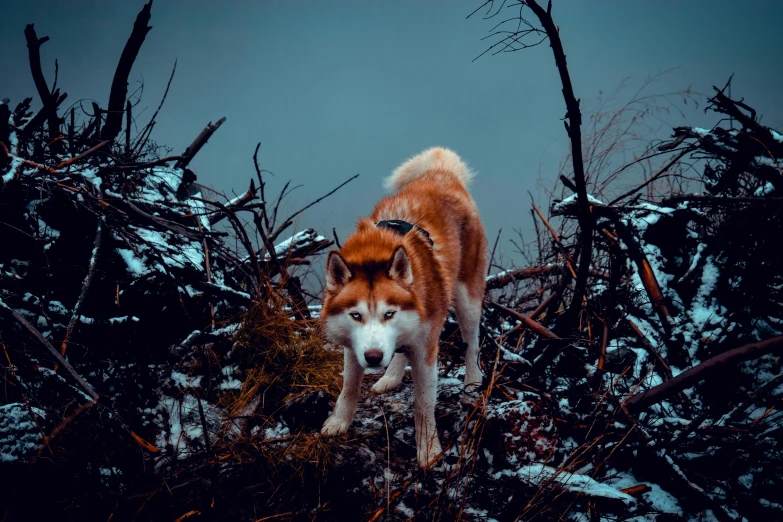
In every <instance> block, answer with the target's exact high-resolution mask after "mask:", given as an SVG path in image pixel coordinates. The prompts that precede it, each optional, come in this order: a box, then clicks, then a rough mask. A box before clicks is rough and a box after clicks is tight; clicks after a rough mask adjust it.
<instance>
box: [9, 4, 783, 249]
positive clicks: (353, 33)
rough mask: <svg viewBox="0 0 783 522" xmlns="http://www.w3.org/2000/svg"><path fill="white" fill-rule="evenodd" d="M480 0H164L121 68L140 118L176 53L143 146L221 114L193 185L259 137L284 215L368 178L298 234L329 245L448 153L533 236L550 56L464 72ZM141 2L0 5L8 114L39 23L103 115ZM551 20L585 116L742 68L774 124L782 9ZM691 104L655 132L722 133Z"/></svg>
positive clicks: (68, 81) (27, 81) (78, 93)
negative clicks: (139, 91) (138, 91)
mask: <svg viewBox="0 0 783 522" xmlns="http://www.w3.org/2000/svg"><path fill="white" fill-rule="evenodd" d="M480 3H481V2H480V1H473V0H459V1H457V0H454V1H448V2H447V1H445V0H441V1H435V0H429V1H417V2H414V1H395V2H391V1H386V2H360V1H353V2H348V1H328V2H327V1H296V2H291V1H289V2H266V1H244V2H241V1H227V2H222V3H220V4H221V6H220V7H216V6H217V5H218V4H219V3H218V2H213V1H206V0H188V1H173V0H158V1H156V2H155V3H154V4H153V7H152V20H151V25H152V26H153V29H152V31H151V32H150V33H149V34H148V35H147V40H146V42H145V44H144V47H143V48H142V50H141V53H140V55H139V57H138V59H137V60H136V64H135V66H134V69H133V72H132V74H131V90H132V89H133V88H134V86H135V85H136V83H134V82H138V81H140V80H142V79H143V81H144V85H145V87H144V98H143V101H142V104H141V105H140V106H139V108H138V109H137V113H136V115H137V116H139V123H140V124H142V125H143V124H144V123H146V121H147V120H148V118H149V117H150V116H151V115H152V112H153V111H154V109H155V108H156V107H157V105H158V102H159V100H160V98H161V96H162V94H163V91H164V88H165V85H166V81H167V80H168V77H169V74H170V71H171V67H172V65H173V63H174V60H175V58H176V59H178V65H177V73H176V76H175V78H174V81H173V84H172V87H171V91H170V93H169V97H168V100H167V102H166V105H165V106H164V108H163V111H162V113H161V114H160V116H159V117H158V125H157V126H156V129H155V132H154V135H153V138H154V139H156V140H157V141H158V142H160V143H161V144H166V145H169V146H171V147H172V148H173V149H174V152H175V153H179V152H181V151H182V150H183V149H184V147H185V146H186V145H187V144H188V143H189V142H190V141H191V140H192V139H193V138H194V137H195V136H196V134H197V133H198V132H199V131H200V130H201V129H202V128H203V127H204V125H205V124H206V123H207V122H208V121H210V120H212V121H215V120H217V119H218V118H220V117H221V116H226V117H227V121H226V123H225V124H224V125H223V127H221V129H220V130H219V131H218V132H217V133H216V134H215V136H214V137H213V138H212V139H211V140H210V142H209V144H208V145H207V147H205V148H204V149H203V150H202V151H201V152H200V153H199V155H198V156H197V159H196V160H195V161H194V164H193V168H194V171H195V172H196V174H197V175H198V176H199V180H200V181H201V182H203V183H206V184H211V185H214V186H215V187H216V188H218V189H221V190H224V191H231V190H232V189H234V190H235V191H236V192H237V193H240V192H243V191H244V190H245V189H246V187H247V184H248V181H249V179H250V177H251V176H253V172H254V171H253V166H252V159H251V156H252V153H253V149H254V147H255V144H256V143H257V142H259V141H260V142H262V148H261V154H260V157H261V162H262V168H266V169H269V170H271V171H273V172H274V173H275V174H276V175H277V177H276V178H269V183H268V190H269V191H270V192H271V193H272V194H276V193H277V191H279V190H280V188H281V187H282V185H283V183H284V182H285V181H286V180H288V179H290V178H293V180H294V183H295V184H299V183H301V184H304V187H302V188H300V189H297V191H296V192H294V194H293V195H292V196H291V198H290V199H288V203H287V205H285V207H286V208H287V209H288V210H295V209H297V208H299V207H300V206H302V205H303V204H304V203H307V202H308V201H310V200H312V199H315V198H316V197H318V196H320V195H322V194H323V193H325V192H327V191H329V190H330V189H331V188H332V187H334V186H335V185H337V184H338V183H340V182H342V181H343V180H344V179H346V178H348V177H349V176H351V175H353V174H356V173H360V174H361V176H360V177H359V179H357V180H355V181H354V182H352V183H351V184H350V185H349V186H347V187H345V188H344V189H342V190H341V191H340V192H338V193H337V194H335V195H334V196H332V197H331V198H329V199H327V200H326V201H325V202H323V203H321V204H319V205H317V206H316V207H313V208H312V209H311V210H309V211H308V212H307V213H306V214H305V217H304V218H303V220H302V221H301V223H300V225H301V226H311V227H314V228H316V229H317V230H319V232H321V233H324V234H326V235H330V234H331V232H330V231H331V228H332V227H333V226H334V227H337V230H338V233H339V234H340V236H341V238H344V237H345V236H346V235H347V234H348V232H349V231H350V229H351V228H352V226H353V223H354V221H355V220H356V218H357V217H358V216H360V215H365V214H367V213H368V212H369V211H370V210H371V208H372V206H373V205H374V203H375V201H376V200H377V199H378V198H379V197H380V196H381V195H382V189H381V178H382V177H384V176H386V175H387V174H388V173H389V172H390V171H391V170H392V169H393V168H394V167H396V166H397V165H398V164H399V163H400V162H401V161H403V160H404V159H406V158H407V157H409V156H411V155H413V154H415V153H417V152H419V151H421V150H423V149H424V148H427V147H430V146H432V145H443V146H447V147H451V148H453V149H455V150H456V151H457V152H458V153H459V154H460V155H461V156H462V157H463V158H464V159H465V160H466V161H467V162H468V163H469V164H470V165H471V166H472V167H474V168H475V169H476V170H477V171H478V173H479V176H478V178H477V181H476V183H475V185H474V187H473V189H472V192H473V194H474V197H475V199H476V201H477V203H478V206H479V209H480V211H481V213H482V215H483V217H484V220H485V224H486V227H487V229H488V235H489V236H490V238H491V239H490V240H492V238H493V237H494V234H495V233H496V231H497V229H498V228H500V227H502V228H503V229H504V238H506V239H508V238H509V237H510V234H509V233H510V232H511V229H512V228H522V229H523V230H525V231H527V230H529V229H530V226H531V218H530V214H529V208H530V206H529V197H528V196H527V191H528V190H530V191H532V192H534V193H535V194H537V197H539V196H538V194H541V192H540V191H539V186H540V185H539V177H542V178H543V179H544V180H545V182H546V183H548V184H551V181H552V180H554V179H555V175H556V173H557V169H558V165H559V163H560V161H561V159H562V158H563V155H564V154H565V153H566V152H567V150H568V141H567V136H566V134H565V130H564V129H563V124H562V122H561V121H560V119H561V118H562V117H563V115H564V113H565V106H564V102H563V99H562V96H561V92H560V88H561V87H560V81H559V77H558V76H557V71H556V69H555V66H554V62H553V60H552V53H551V49H550V48H549V47H548V45H545V46H540V47H537V48H533V49H527V50H524V51H520V52H516V53H507V54H501V55H498V56H490V55H485V56H484V57H482V58H481V59H479V60H478V61H476V62H472V60H473V59H474V58H475V57H476V56H477V55H479V54H480V53H481V52H482V51H483V50H484V49H485V48H486V46H487V45H488V42H486V41H485V42H482V41H480V38H481V37H483V36H486V35H487V34H488V30H489V29H491V27H492V26H493V25H494V24H495V23H496V22H497V21H499V19H494V20H482V19H481V14H482V13H483V12H482V13H478V14H477V15H474V17H471V18H470V19H468V20H466V19H465V17H466V15H467V14H469V13H470V12H471V11H473V10H474V9H475V8H476V7H478V5H480ZM143 4H144V2H143V1H141V0H133V1H124V2H113V1H112V2H107V1H97V0H93V1H77V0H70V1H68V2H62V1H30V2H20V1H9V0H0V13H2V16H0V49H2V56H3V58H2V71H3V75H4V76H3V78H0V97H8V98H11V99H12V103H14V104H15V103H16V102H18V101H19V100H20V99H21V98H23V97H25V96H36V94H35V93H36V91H35V88H34V85H33V82H32V79H31V77H30V72H29V66H28V63H27V49H26V46H25V39H24V34H23V32H24V27H25V24H27V23H30V22H34V23H35V27H36V30H37V31H38V35H39V36H49V37H50V38H51V41H50V42H48V43H46V44H45V45H44V46H43V48H42V58H43V64H44V71H45V74H46V76H47V79H48V81H49V82H50V84H51V80H52V78H53V72H54V60H55V58H56V59H57V60H58V61H59V67H60V78H59V86H61V88H62V89H63V90H65V91H66V92H68V94H69V98H68V100H66V102H65V105H66V106H67V105H69V104H70V103H72V102H74V101H76V100H78V99H82V98H84V99H87V100H90V99H95V100H97V101H98V102H99V103H100V104H101V105H102V106H104V107H105V106H106V104H107V102H108V96H109V88H110V85H111V80H112V77H113V74H114V69H115V66H116V63H117V60H118V58H119V56H120V53H121V52H122V48H123V46H124V44H125V42H126V40H127V37H128V35H129V34H130V31H131V27H132V25H133V21H134V19H135V16H136V14H137V12H138V11H139V10H140V8H141V7H142V5H143ZM507 11H508V14H509V15H510V14H512V13H511V10H507ZM553 14H554V17H555V21H556V22H557V23H558V24H559V26H560V34H561V37H562V40H563V43H564V46H565V49H566V54H567V56H568V63H569V67H570V71H571V75H572V80H573V84H574V89H575V91H576V95H577V97H580V98H582V100H583V108H584V109H583V112H587V110H588V109H589V107H590V106H591V100H595V99H596V97H597V96H598V95H599V93H600V92H601V91H603V92H613V91H614V90H615V89H617V87H618V86H619V85H620V83H621V81H622V80H623V79H624V78H626V77H630V80H629V84H628V85H629V88H628V89H626V90H625V91H623V95H624V96H625V97H627V96H629V95H631V94H632V92H633V91H634V90H635V89H636V88H638V87H639V86H640V85H641V84H642V82H643V81H644V80H645V79H646V78H647V77H649V76H651V75H655V74H657V73H660V72H661V71H664V70H667V69H671V68H678V69H676V70H674V71H672V72H670V73H668V74H666V75H665V76H664V77H663V78H661V79H660V80H658V81H657V82H656V83H655V84H653V85H652V86H650V88H649V89H648V92H649V93H663V92H671V91H679V90H681V89H685V88H687V87H689V86H691V87H692V88H693V90H695V91H697V92H702V93H709V92H710V91H711V86H712V85H713V84H718V85H722V84H723V83H725V81H726V80H727V78H728V77H729V75H730V74H731V73H735V80H734V83H733V90H732V93H733V94H734V95H735V96H744V97H745V99H746V100H747V101H748V102H749V103H750V104H751V105H752V106H753V107H754V108H756V109H757V110H758V111H759V112H760V113H761V114H762V115H763V117H764V121H765V122H766V123H767V124H768V125H771V126H774V127H778V128H780V127H783V125H782V124H783V109H782V108H781V105H780V100H781V99H783V70H781V67H780V52H779V51H780V49H783V32H781V31H780V22H781V21H782V20H783V2H782V1H780V0H774V1H773V0H752V1H745V2H736V1H727V0H688V1H674V0H662V1H655V2H653V1H643V0H633V1H629V0H596V1H590V2H588V1H577V0H555V1H554V9H553ZM36 103H38V100H37V98H36ZM88 106H89V104H88ZM143 107H146V110H145V111H144V112H143V113H141V114H139V111H140V110H141V109H142V108H143ZM684 109H685V110H686V115H687V120H683V119H682V118H681V117H680V116H679V115H678V114H676V113H672V114H670V115H668V116H667V117H666V119H665V122H666V123H669V124H671V125H681V124H685V123H688V124H693V125H701V126H711V125H712V124H713V123H714V122H715V121H716V118H715V115H712V114H707V115H705V114H704V113H703V111H701V110H698V111H696V110H694V109H693V108H692V105H690V106H685V107H684ZM585 116H586V115H585ZM651 137H652V136H651ZM541 201H542V202H543V203H544V204H545V203H546V199H545V198H544V197H541ZM528 239H529V237H528ZM504 250H510V245H509V244H508V243H507V242H506V243H505V246H504Z"/></svg>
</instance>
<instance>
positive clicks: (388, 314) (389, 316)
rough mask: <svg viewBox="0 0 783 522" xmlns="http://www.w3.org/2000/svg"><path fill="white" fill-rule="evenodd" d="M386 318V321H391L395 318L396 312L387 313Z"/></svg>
mask: <svg viewBox="0 0 783 522" xmlns="http://www.w3.org/2000/svg"><path fill="white" fill-rule="evenodd" d="M385 317H386V319H391V318H392V317H394V312H386V315H385Z"/></svg>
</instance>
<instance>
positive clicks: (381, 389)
mask: <svg viewBox="0 0 783 522" xmlns="http://www.w3.org/2000/svg"><path fill="white" fill-rule="evenodd" d="M401 385H402V380H401V379H394V378H392V377H389V376H387V375H384V376H383V377H381V378H380V379H378V380H377V381H376V383H375V384H373V385H372V388H370V389H371V390H372V392H373V393H377V394H379V395H380V394H382V393H387V392H390V391H392V390H396V389H397V388H399V387H400V386H401Z"/></svg>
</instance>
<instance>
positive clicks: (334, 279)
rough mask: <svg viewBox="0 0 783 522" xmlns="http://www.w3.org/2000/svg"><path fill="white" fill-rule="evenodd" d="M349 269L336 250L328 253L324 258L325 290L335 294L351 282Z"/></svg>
mask: <svg viewBox="0 0 783 522" xmlns="http://www.w3.org/2000/svg"><path fill="white" fill-rule="evenodd" d="M351 276H352V274H351V269H350V268H348V264H347V263H346V262H345V259H343V257H342V256H341V255H340V252H338V251H337V250H332V251H331V252H329V257H328V258H326V289H327V290H329V291H330V292H337V291H339V290H340V289H341V288H342V287H344V286H345V284H346V283H347V282H348V281H350V280H351Z"/></svg>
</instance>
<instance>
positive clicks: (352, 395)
mask: <svg viewBox="0 0 783 522" xmlns="http://www.w3.org/2000/svg"><path fill="white" fill-rule="evenodd" d="M343 352H344V356H343V359H344V363H343V389H342V391H341V392H340V396H339V397H337V403H336V404H335V406H334V411H333V412H332V414H331V415H330V416H329V418H328V419H326V422H324V426H323V428H321V433H323V434H324V435H341V434H343V433H345V432H347V431H348V427H349V426H350V425H351V422H353V416H354V415H356V406H357V404H358V403H359V393H360V392H361V387H362V377H363V376H364V368H362V365H361V364H359V361H358V360H356V354H355V353H354V351H353V350H352V349H350V348H343Z"/></svg>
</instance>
